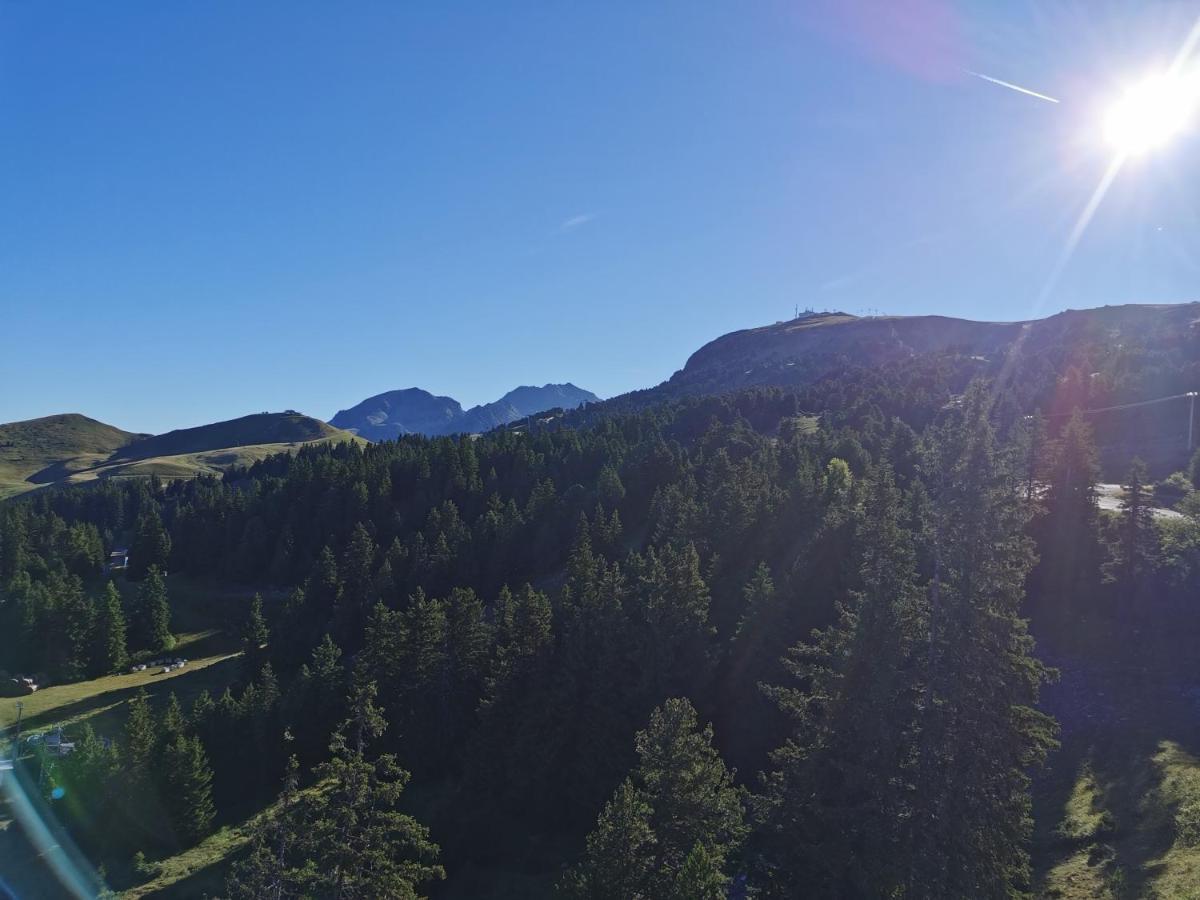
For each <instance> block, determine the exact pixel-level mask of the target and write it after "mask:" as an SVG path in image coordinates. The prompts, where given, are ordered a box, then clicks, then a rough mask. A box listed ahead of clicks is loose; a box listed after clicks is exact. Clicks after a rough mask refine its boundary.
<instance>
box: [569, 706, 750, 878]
mask: <svg viewBox="0 0 1200 900" xmlns="http://www.w3.org/2000/svg"><path fill="white" fill-rule="evenodd" d="M712 737H713V732H712V726H711V725H706V726H705V727H704V728H703V729H701V728H700V727H699V725H698V722H697V717H696V711H695V709H694V708H693V707H692V705H691V703H689V702H688V701H687V700H683V699H670V700H667V701H666V703H664V704H663V705H662V706H660V707H659V708H657V709H655V710H654V712H653V713H652V714H651V716H650V722H649V724H648V726H647V727H646V729H645V730H644V731H640V732H638V734H637V738H636V741H635V744H636V748H637V754H638V764H637V766H636V767H635V769H634V771H633V773H632V774H631V776H630V778H629V779H627V780H626V781H625V782H623V783H622V784H621V785H620V786H619V787H618V788H617V791H616V793H614V795H613V797H612V799H611V800H610V801H609V802H608V804H607V805H606V806H605V808H604V811H603V812H602V813H601V814H600V818H599V820H598V821H597V824H596V829H595V830H594V831H593V832H592V833H591V835H589V837H588V842H587V851H586V852H585V854H584V857H583V860H582V861H581V862H580V863H579V865H578V866H576V867H575V868H574V869H573V870H572V871H571V872H569V873H568V874H567V876H566V877H565V878H564V879H563V881H562V883H561V885H560V889H561V891H562V893H563V894H564V895H565V896H568V897H573V898H606V897H633V898H638V897H644V898H647V900H649V898H657V897H675V896H684V895H683V894H680V893H679V892H680V891H686V890H698V891H699V893H697V894H694V895H693V896H695V897H704V898H712V897H714V896H722V894H721V893H720V892H721V891H723V890H724V889H725V887H726V885H727V884H728V878H727V877H726V876H725V874H724V869H725V867H726V865H727V864H728V862H729V860H730V857H731V856H732V854H733V853H735V852H736V851H737V850H738V849H739V848H740V846H741V843H742V841H743V840H744V838H745V836H746V831H747V829H746V826H745V823H744V821H743V810H742V802H741V797H740V794H739V792H738V789H737V788H736V787H735V786H734V784H733V778H732V776H731V775H730V773H729V772H728V770H726V768H725V764H724V762H722V760H721V757H720V755H719V754H718V753H717V751H716V750H715V749H714V748H713V746H712ZM697 848H699V850H697Z"/></svg>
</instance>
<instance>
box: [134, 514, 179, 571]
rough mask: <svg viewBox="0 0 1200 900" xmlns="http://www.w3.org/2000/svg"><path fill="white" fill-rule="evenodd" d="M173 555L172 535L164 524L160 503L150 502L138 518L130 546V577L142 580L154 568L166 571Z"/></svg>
mask: <svg viewBox="0 0 1200 900" xmlns="http://www.w3.org/2000/svg"><path fill="white" fill-rule="evenodd" d="M170 556H171V536H170V535H169V534H167V529H166V527H165V526H164V525H163V521H162V516H161V515H159V512H158V504H156V503H149V504H147V506H146V510H145V512H143V513H142V515H141V517H140V518H139V519H138V523H137V530H136V532H135V533H134V538H133V543H132V544H131V545H130V547H129V570H128V571H129V577H130V578H132V579H134V580H135V581H140V580H141V579H142V578H144V577H146V576H147V575H148V574H149V573H150V570H151V569H152V568H157V569H159V570H160V571H166V568H167V563H168V562H169V561H170Z"/></svg>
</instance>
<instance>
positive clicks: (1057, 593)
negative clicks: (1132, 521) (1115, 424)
mask: <svg viewBox="0 0 1200 900" xmlns="http://www.w3.org/2000/svg"><path fill="white" fill-rule="evenodd" d="M1099 475H1100V467H1099V465H1098V463H1097V461H1096V450H1095V446H1094V444H1093V443H1092V432H1091V428H1089V427H1088V424H1087V423H1086V422H1085V421H1084V419H1083V417H1082V416H1081V415H1080V414H1079V412H1078V411H1076V412H1075V414H1074V415H1073V416H1072V417H1071V420H1070V421H1069V422H1068V423H1067V426H1066V428H1065V429H1064V430H1063V434H1062V438H1061V439H1060V440H1059V441H1058V445H1057V448H1056V453H1055V454H1054V460H1053V465H1052V466H1051V468H1050V471H1049V473H1048V478H1047V480H1048V488H1047V491H1046V497H1045V505H1046V515H1045V516H1044V518H1042V520H1041V521H1040V522H1039V523H1038V524H1037V527H1036V528H1035V529H1034V534H1035V535H1036V537H1037V539H1038V546H1039V550H1040V562H1039V564H1038V567H1037V569H1036V570H1035V573H1034V580H1035V583H1036V585H1037V588H1038V591H1039V594H1041V595H1042V596H1041V599H1042V601H1043V605H1046V604H1049V605H1051V610H1052V611H1053V612H1055V613H1056V614H1057V616H1056V617H1057V618H1059V619H1066V620H1068V621H1070V620H1071V619H1073V618H1074V616H1073V615H1072V613H1076V612H1080V611H1081V610H1079V608H1078V604H1079V601H1080V600H1081V599H1085V598H1087V597H1089V596H1091V595H1093V594H1094V593H1095V589H1096V587H1097V586H1098V584H1099V579H1100V530H1099V515H1100V510H1099V506H1098V504H1097V500H1096V482H1097V481H1098V480H1099Z"/></svg>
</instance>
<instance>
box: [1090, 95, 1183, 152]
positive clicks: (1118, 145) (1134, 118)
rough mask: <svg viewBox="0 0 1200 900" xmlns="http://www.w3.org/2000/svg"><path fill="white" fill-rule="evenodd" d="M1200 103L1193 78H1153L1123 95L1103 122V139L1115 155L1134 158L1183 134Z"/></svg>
mask: <svg viewBox="0 0 1200 900" xmlns="http://www.w3.org/2000/svg"><path fill="white" fill-rule="evenodd" d="M1198 101H1200V83H1198V82H1197V79H1196V77H1195V76H1192V77H1183V76H1180V75H1156V76H1153V77H1150V78H1147V79H1146V80H1145V81H1142V82H1139V83H1138V84H1136V85H1134V86H1133V87H1131V88H1129V89H1128V90H1126V91H1125V93H1124V94H1122V95H1121V97H1120V98H1118V100H1117V101H1116V102H1115V103H1114V104H1113V105H1112V106H1111V107H1110V108H1109V110H1108V113H1107V115H1106V116H1105V118H1104V135H1105V137H1106V138H1107V139H1108V142H1109V143H1110V144H1111V145H1112V147H1113V149H1115V150H1116V151H1117V152H1118V153H1122V154H1125V155H1127V156H1138V155H1140V154H1142V153H1145V152H1147V151H1149V150H1153V149H1155V148H1157V147H1161V146H1163V145H1164V144H1166V143H1167V142H1169V141H1170V140H1171V139H1172V138H1173V137H1175V136H1176V135H1178V134H1180V133H1181V132H1183V131H1185V130H1187V128H1188V127H1189V126H1190V125H1191V124H1192V120H1193V119H1194V118H1195V114H1196V108H1197V104H1198Z"/></svg>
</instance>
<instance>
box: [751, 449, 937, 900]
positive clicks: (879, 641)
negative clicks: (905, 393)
mask: <svg viewBox="0 0 1200 900" xmlns="http://www.w3.org/2000/svg"><path fill="white" fill-rule="evenodd" d="M901 514H902V504H901V499H900V494H899V491H898V490H897V489H896V486H895V483H894V482H893V479H892V474H891V470H890V468H889V467H887V466H886V465H884V466H881V467H880V468H878V469H877V470H876V471H875V472H874V473H872V475H871V477H870V479H869V481H868V484H867V489H866V501H865V504H864V508H863V509H862V510H861V511H859V512H858V513H857V519H858V535H857V541H856V543H857V556H858V558H859V560H860V563H859V585H860V587H859V590H857V591H855V592H853V593H852V594H851V595H850V596H849V597H848V598H846V599H845V600H843V601H841V602H839V604H838V620H837V622H836V623H835V624H834V625H832V626H830V627H829V628H827V629H826V630H824V631H823V632H819V633H818V634H817V635H816V636H815V638H816V639H815V641H814V642H813V643H810V644H804V645H800V646H798V647H796V648H794V649H793V650H792V651H791V652H790V654H789V656H788V658H787V660H786V665H787V668H788V669H789V670H790V672H791V673H792V674H793V676H794V677H795V679H796V682H795V685H796V686H789V687H774V688H771V689H770V693H771V695H772V696H773V697H774V698H775V699H776V700H777V701H778V702H779V704H780V706H781V707H782V709H783V710H784V711H785V712H786V713H787V714H788V715H789V716H790V717H791V718H792V720H793V721H794V722H795V730H794V733H793V736H792V738H791V739H790V740H789V741H788V742H787V744H785V745H784V746H783V747H781V748H780V749H778V750H776V751H775V753H774V754H772V760H773V761H774V762H775V764H776V766H777V767H778V768H777V770H776V772H775V773H774V774H773V775H772V776H771V777H770V778H769V779H768V781H767V785H766V787H767V790H766V792H765V795H764V798H763V801H762V802H763V804H764V805H763V807H762V810H761V812H760V815H761V824H762V827H761V831H760V840H761V843H762V845H763V847H764V852H765V855H766V858H767V864H766V865H765V866H763V867H762V881H763V887H764V888H765V890H766V891H767V893H768V895H770V896H775V897H788V896H792V895H793V893H794V891H795V889H796V887H797V886H798V885H804V886H805V889H806V892H807V894H808V895H809V896H813V897H842V896H879V897H884V896H897V895H900V894H901V893H902V887H903V885H904V883H905V879H906V873H907V870H906V868H905V853H906V847H905V843H904V830H903V829H904V822H905V821H906V820H907V818H908V817H909V816H910V814H911V804H912V796H911V794H910V792H909V790H908V789H907V787H906V786H907V785H908V784H909V783H910V781H911V778H912V773H911V765H912V759H913V756H914V754H915V752H916V733H917V725H918V720H919V713H918V710H919V705H920V702H921V688H922V686H923V684H924V673H923V670H922V667H923V664H924V655H923V652H924V650H925V642H924V640H923V636H924V634H925V631H926V629H927V628H928V607H927V604H926V601H925V597H924V595H923V592H922V591H921V589H920V586H919V585H918V583H917V575H916V559H915V551H914V547H913V541H912V538H911V536H910V535H909V533H908V532H906V531H905V530H904V528H903V527H902V526H901V524H900V517H901Z"/></svg>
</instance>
